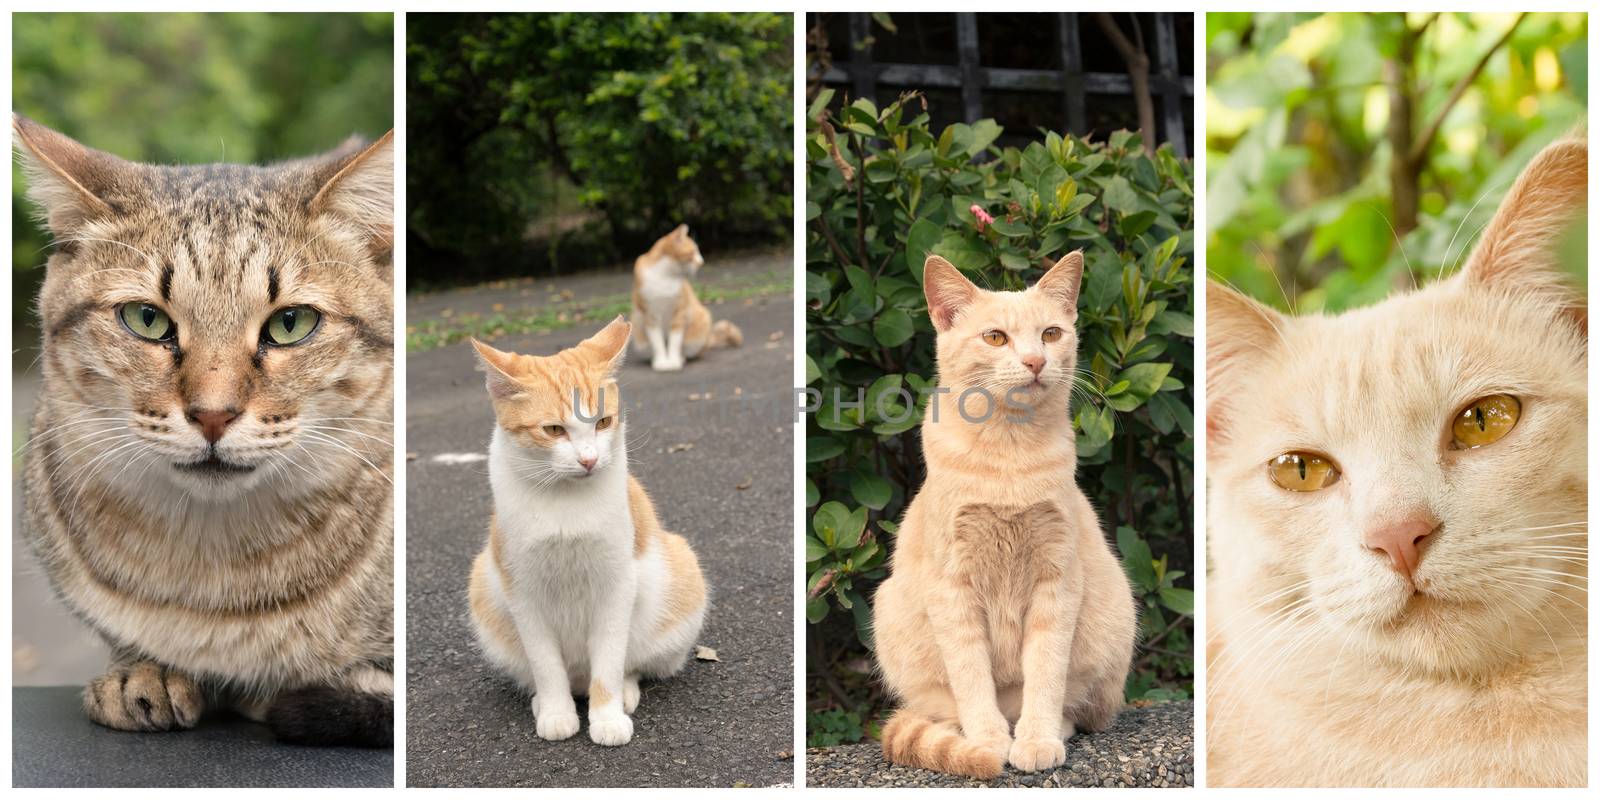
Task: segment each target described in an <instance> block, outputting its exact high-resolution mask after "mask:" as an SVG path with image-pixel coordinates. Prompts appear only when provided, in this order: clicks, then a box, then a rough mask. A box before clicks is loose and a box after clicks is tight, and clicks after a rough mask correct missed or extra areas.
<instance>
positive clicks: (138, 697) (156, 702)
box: [83, 661, 205, 731]
mask: <svg viewBox="0 0 1600 800" xmlns="http://www.w3.org/2000/svg"><path fill="white" fill-rule="evenodd" d="M83 710H84V711H85V712H86V713H87V714H88V715H89V719H91V720H94V721H95V722H97V723H99V724H101V725H104V726H106V727H108V728H116V729H117V730H122V731H171V730H184V729H188V728H193V727H194V726H195V723H197V722H199V721H200V713H201V712H202V711H204V710H205V696H204V695H203V694H201V692H200V687H198V686H196V685H195V682H194V681H193V680H192V679H191V678H190V677H189V676H188V675H185V674H183V673H182V672H179V671H177V670H175V669H169V668H167V667H163V666H161V665H160V664H157V663H155V662H154V661H136V662H134V663H132V664H123V665H118V666H115V667H112V668H111V670H110V671H108V672H107V673H106V674H104V675H101V676H100V677H98V678H95V679H94V680H92V681H90V682H89V685H88V686H87V687H85V688H84V690H83Z"/></svg>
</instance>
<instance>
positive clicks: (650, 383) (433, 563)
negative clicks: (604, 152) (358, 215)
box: [406, 252, 795, 787]
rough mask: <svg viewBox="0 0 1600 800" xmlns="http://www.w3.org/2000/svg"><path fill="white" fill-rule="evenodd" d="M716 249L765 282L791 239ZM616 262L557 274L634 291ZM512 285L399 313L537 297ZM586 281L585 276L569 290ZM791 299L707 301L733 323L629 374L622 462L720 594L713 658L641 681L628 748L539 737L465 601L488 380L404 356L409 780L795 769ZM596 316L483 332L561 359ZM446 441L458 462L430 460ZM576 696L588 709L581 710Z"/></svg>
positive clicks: (480, 517) (752, 775)
mask: <svg viewBox="0 0 1600 800" xmlns="http://www.w3.org/2000/svg"><path fill="white" fill-rule="evenodd" d="M708 255H710V256H711V260H710V261H709V263H707V264H706V266H705V268H704V270H703V271H702V272H701V276H702V279H703V280H709V281H714V282H717V283H718V284H719V285H724V284H723V282H724V281H727V282H738V281H741V280H742V281H744V282H745V283H746V284H752V283H760V282H761V281H762V280H763V279H762V276H766V275H769V274H770V273H771V272H772V271H773V270H775V269H781V270H783V272H782V273H780V274H785V275H786V274H788V270H789V269H790V267H789V265H790V263H791V259H790V254H789V253H787V252H777V253H763V254H756V255H746V256H738V257H734V258H731V259H718V258H717V257H716V256H715V255H714V254H708ZM630 280H631V276H630V275H629V273H627V272H623V271H618V272H612V273H601V274H599V275H589V276H584V279H583V280H582V281H581V282H576V283H571V284H561V288H563V289H567V290H570V291H573V292H574V294H576V295H577V300H578V301H580V302H581V301H582V300H583V299H584V298H585V297H586V296H590V295H593V296H609V295H614V294H615V293H617V292H626V291H628V290H629V287H630V285H631V284H630V283H629V281H630ZM545 283H546V282H545V281H543V280H541V281H539V285H538V287H537V291H536V292H534V293H532V295H531V297H530V296H529V295H524V294H522V292H523V290H524V289H527V288H529V287H528V284H527V283H526V282H509V283H502V284H498V285H491V286H487V287H478V288H474V289H470V290H457V291H453V292H449V293H444V295H419V296H415V297H412V298H411V299H410V302H409V308H408V311H409V312H410V317H409V321H410V323H412V324H415V323H416V322H417V321H418V320H421V319H426V318H429V316H438V315H441V314H443V312H444V311H445V310H446V309H451V310H453V311H454V312H455V313H462V312H463V311H464V310H470V309H480V308H490V307H492V306H493V305H494V304H496V303H500V304H503V305H505V306H506V307H519V306H523V305H531V304H535V303H538V302H543V301H544V299H543V298H544V295H547V294H549V290H548V288H547V287H546V286H545V285H544V284H545ZM571 286H578V287H579V289H582V290H583V291H582V292H579V291H578V290H577V289H570V287H571ZM791 303H792V300H791V298H790V296H789V295H788V294H787V293H783V294H781V295H764V296H760V297H755V298H751V299H747V300H738V301H730V302H727V303H724V304H720V305H714V306H712V314H713V315H715V316H716V317H718V318H728V319H732V320H733V321H734V322H735V323H736V324H738V325H739V326H740V327H741V328H742V329H743V330H744V335H745V343H744V346H743V347H741V348H738V349H733V350H717V351H713V352H711V353H710V354H708V355H707V356H706V357H705V358H703V359H701V360H698V361H694V362H690V363H689V365H688V366H687V367H686V368H685V369H684V370H683V371H682V372H678V373H656V372H653V371H651V370H650V368H649V365H648V364H647V363H643V362H641V361H640V360H639V359H633V360H632V361H631V362H630V363H629V365H628V366H626V367H624V369H623V371H622V375H621V378H620V383H621V386H622V391H623V395H624V402H626V403H627V406H628V411H627V424H628V440H629V446H630V449H631V451H632V452H631V455H630V470H631V471H632V472H633V474H634V475H636V476H637V477H638V478H639V480H640V481H641V482H642V483H643V484H644V486H645V488H646V489H648V490H649V491H650V493H651V495H652V496H653V497H654V499H655V502H656V508H657V511H658V513H660V515H661V517H662V522H663V523H664V524H665V526H666V527H667V529H668V530H672V531H675V532H677V533H680V534H683V535H684V536H685V537H686V538H688V540H689V542H690V544H691V545H692V546H693V547H694V548H695V551H696V552H697V553H698V554H699V556H700V562H701V566H702V568H703V569H704V570H705V573H706V580H707V582H708V583H709V584H710V587H711V597H712V606H711V613H710V615H709V617H708V619H707V623H706V628H705V631H704V632H703V633H702V634H701V639H700V643H701V644H702V645H704V646H707V647H711V648H714V649H715V650H716V651H717V653H718V657H719V658H720V661H714V662H713V661H696V660H691V661H690V662H689V666H688V667H687V668H686V669H685V670H684V672H683V673H681V674H679V675H678V676H676V677H674V678H671V679H669V680H666V681H663V682H660V683H654V684H649V683H647V684H646V685H645V687H644V697H643V700H642V701H641V702H640V704H639V709H638V711H637V712H636V713H635V714H634V738H633V741H632V743H630V744H628V745H627V746H624V747H620V748H605V747H601V746H599V745H596V744H594V743H592V742H590V741H589V737H588V732H587V729H586V728H585V729H584V730H581V731H580V732H579V734H578V735H577V736H574V737H573V738H571V739H568V740H566V741H563V742H545V741H542V740H540V739H539V738H538V737H537V736H535V735H534V730H533V728H534V725H533V714H532V712H531V711H530V710H529V703H528V698H527V697H526V696H525V695H522V694H521V693H520V692H519V691H517V689H516V688H515V687H514V686H513V685H512V683H511V682H510V681H509V680H508V679H505V678H502V677H501V676H499V675H498V674H496V673H495V672H493V671H492V670H491V669H490V668H489V667H488V666H487V664H486V663H485V662H484V660H483V658H482V656H480V655H479V653H478V650H477V647H476V645H475V643H474V641H473V635H472V631H471V629H470V627H469V622H468V620H467V611H466V581H467V574H468V572H469V570H470V566H471V560H472V558H473V557H474V556H475V555H476V554H477V552H478V550H479V549H480V548H481V547H482V546H483V541H484V538H485V524H486V522H487V520H488V516H489V510H490V491H489V485H488V481H487V468H486V466H485V464H484V463H483V462H482V461H471V460H463V459H464V458H465V459H470V458H471V457H474V456H476V455H477V454H481V453H482V452H483V450H484V448H485V446H486V444H487V441H488V438H489V434H490V431H491V429H492V427H493V424H494V423H493V412H492V410H491V409H490V406H489V398H488V396H487V394H486V393H485V391H484V387H483V375H482V373H480V372H477V371H475V370H474V369H473V357H472V352H471V348H470V347H469V346H468V345H465V344H457V345H452V346H449V347H443V348H440V349H437V350H430V351H426V352H419V353H412V354H410V355H408V356H407V370H408V372H407V420H406V431H407V437H408V438H407V449H408V450H409V451H411V452H412V453H414V454H415V458H414V459H411V460H408V463H407V475H406V483H407V486H406V489H407V503H406V520H407V550H406V560H407V578H408V579H407V584H406V593H407V598H406V603H407V608H408V616H407V637H408V644H407V658H406V662H407V663H406V676H407V736H408V738H407V748H406V772H407V780H408V784H409V785H411V786H518V787H521V786H561V787H589V786H612V787H635V786H690V787H699V786H771V785H779V784H784V783H790V782H792V781H793V780H794V774H795V773H794V769H795V765H794V755H793V748H794V727H793V725H794V722H793V720H794V715H793V711H794V699H793V698H794V694H793V693H794V680H793V676H794V672H793V660H792V659H793V654H794V645H793V630H794V623H793V613H794V610H793V605H794V603H793V589H792V587H793V585H794V584H793V581H794V553H795V545H794V535H793V527H794V526H793V521H792V515H793V508H794V505H793V497H794V493H793V486H794V477H793V476H794V469H793V462H792V458H791V456H792V453H793V447H794V444H793V441H792V438H793V423H792V412H790V411H788V409H789V408H790V407H791V406H792V399H791V398H792V396H791V394H790V386H791V384H792V383H793V369H794V352H793V347H794V341H793V333H792V330H793V329H792V325H793V319H794V316H793V310H792V305H791ZM598 328H599V324H598V323H594V324H584V325H580V326H578V327H575V328H571V329H567V330H561V331H556V332H553V333H548V334H543V335H537V336H510V337H506V338H504V339H500V340H494V342H493V343H494V345H495V346H497V347H500V348H504V349H510V350H515V351H518V352H524V353H535V354H543V353H552V352H555V351H557V350H559V349H562V348H565V347H570V346H572V345H574V344H576V343H577V342H579V341H581V340H582V339H583V338H584V337H586V336H588V335H590V334H592V333H593V332H594V331H595V330H597V329H598ZM450 454H455V455H456V456H458V457H457V458H445V459H439V458H438V457H439V456H441V455H450ZM581 708H582V706H581V703H580V709H581Z"/></svg>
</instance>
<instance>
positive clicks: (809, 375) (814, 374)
mask: <svg viewBox="0 0 1600 800" xmlns="http://www.w3.org/2000/svg"><path fill="white" fill-rule="evenodd" d="M821 377H822V368H821V367H818V366H817V360H816V359H814V358H812V357H811V354H810V353H807V354H806V385H807V386H810V385H811V384H813V383H816V382H817V379H818V378H821Z"/></svg>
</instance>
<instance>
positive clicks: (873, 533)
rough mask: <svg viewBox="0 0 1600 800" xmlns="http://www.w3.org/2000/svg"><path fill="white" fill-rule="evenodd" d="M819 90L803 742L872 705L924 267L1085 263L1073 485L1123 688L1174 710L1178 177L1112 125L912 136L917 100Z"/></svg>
mask: <svg viewBox="0 0 1600 800" xmlns="http://www.w3.org/2000/svg"><path fill="white" fill-rule="evenodd" d="M833 95H834V92H833V90H831V89H825V90H823V91H822V92H821V93H819V94H818V96H817V98H816V99H815V101H814V102H813V104H812V106H811V110H810V112H809V114H808V117H809V119H808V120H807V124H808V129H807V134H808V135H807V138H806V197H807V205H806V220H807V237H806V239H807V240H806V308H807V312H806V365H805V366H806V385H807V387H809V388H811V389H814V390H817V391H819V392H820V397H821V400H820V407H819V408H818V410H817V411H816V412H815V413H813V414H810V415H809V416H808V418H807V420H806V437H807V438H806V462H807V466H806V506H807V507H808V508H809V509H810V517H811V519H810V525H809V530H807V531H806V569H807V573H808V582H807V587H806V588H807V605H806V617H807V621H808V622H809V623H810V627H809V628H808V631H807V648H808V660H809V662H810V663H809V668H808V670H807V674H808V698H807V705H808V709H809V711H808V714H807V727H808V740H809V741H810V742H811V743H812V744H813V745H815V746H825V745H828V744H836V743H838V742H839V741H849V740H852V739H853V738H860V737H861V736H863V735H867V734H869V733H871V732H872V730H873V729H875V726H876V722H875V720H876V719H877V718H879V717H881V716H882V714H883V713H884V712H885V711H886V710H887V709H886V708H884V705H883V704H884V703H885V698H884V697H883V696H882V695H881V689H880V687H879V685H878V682H877V680H876V677H875V675H874V673H873V669H872V665H871V659H870V655H869V651H870V649H871V647H872V630H871V625H870V622H871V611H870V601H871V598H872V594H873V591H874V589H875V588H876V586H877V585H878V583H879V582H880V581H881V580H882V579H883V578H884V577H885V575H886V572H887V564H886V562H887V559H888V556H889V553H890V551H891V550H892V547H893V543H894V537H895V533H896V520H898V519H899V518H900V517H901V515H902V514H903V512H904V509H905V506H906V504H907V502H908V501H909V500H910V498H911V497H912V496H914V495H915V493H916V492H917V490H918V489H919V487H921V486H922V483H923V480H924V478H925V476H926V473H925V469H924V466H923V463H922V458H921V452H920V451H921V448H920V445H919V441H918V435H919V430H918V427H917V426H918V424H919V423H920V422H921V418H922V412H923V408H924V407H925V404H926V400H927V397H928V396H929V395H928V394H926V390H929V389H931V388H932V387H933V386H935V385H936V381H937V378H936V375H935V372H936V369H935V366H936V365H935V364H934V330H933V326H932V323H931V322H930V321H929V319H928V312H927V305H926V300H925V298H924V296H923V293H922V286H921V281H922V265H923V261H924V260H925V258H926V256H927V254H928V253H929V252H933V253H937V254H939V255H942V256H944V257H945V258H947V259H949V260H950V261H951V262H952V263H954V264H955V265H956V266H957V267H958V268H960V269H961V270H962V271H963V272H965V273H966V274H967V275H968V276H969V277H970V278H972V279H973V281H974V282H975V283H977V284H978V285H980V286H985V287H988V288H991V289H995V290H1020V289H1022V288H1024V287H1025V286H1026V285H1028V284H1030V283H1032V282H1033V281H1035V280H1037V279H1038V278H1039V276H1040V275H1042V274H1043V273H1044V270H1045V269H1046V268H1047V267H1048V266H1049V265H1051V264H1053V263H1054V262H1055V260H1056V259H1058V258H1060V257H1061V256H1063V255H1065V254H1066V253H1068V252H1071V251H1073V250H1077V249H1082V250H1084V256H1085V262H1086V268H1085V274H1084V279H1083V287H1082V290H1081V292H1080V296H1079V317H1078V332H1079V337H1080V342H1081V345H1080V352H1079V356H1078V358H1079V369H1080V370H1081V371H1083V372H1084V373H1085V374H1084V375H1083V376H1082V377H1081V378H1080V385H1079V386H1078V387H1077V389H1076V390H1075V392H1074V395H1075V397H1074V406H1075V408H1074V424H1075V427H1076V430H1077V441H1078V467H1079V468H1078V483H1079V485H1080V486H1082V487H1083V489H1084V491H1085V492H1086V493H1087V494H1088V495H1089V497H1090V499H1091V500H1092V501H1093V502H1094V504H1095V507H1096V508H1097V509H1099V512H1100V515H1101V520H1102V523H1103V524H1104V525H1105V527H1106V530H1107V531H1111V532H1114V537H1109V536H1108V538H1114V539H1115V542H1116V546H1117V549H1118V551H1119V552H1120V553H1121V557H1122V561H1123V565H1124V568H1125V569H1126V571H1127V573H1128V575H1129V578H1130V580H1131V582H1132V584H1133V586H1134V591H1135V594H1136V595H1137V598H1138V600H1139V602H1140V604H1141V609H1142V614H1141V622H1140V625H1141V628H1140V631H1141V633H1140V636H1139V641H1140V642H1141V647H1140V650H1139V652H1138V653H1136V654H1135V664H1134V670H1133V673H1132V674H1130V676H1129V679H1128V687H1127V695H1128V698H1129V699H1130V700H1161V699H1171V698H1182V697H1187V696H1189V694H1190V692H1191V691H1192V682H1191V675H1192V672H1193V657H1192V655H1193V646H1192V639H1191V636H1192V628H1193V626H1192V621H1191V619H1190V615H1191V614H1192V613H1193V602H1194V594H1193V591H1192V588H1191V587H1192V586H1193V582H1192V580H1191V579H1190V577H1189V576H1190V575H1192V574H1193V564H1192V561H1193V548H1192V542H1193V530H1192V521H1193V504H1192V503H1193V482H1194V471H1193V458H1194V451H1193V441H1192V434H1193V430H1194V419H1193V412H1192V409H1193V407H1194V395H1193V378H1194V357H1193V336H1194V316H1193V315H1194V305H1193V288H1194V287H1193V280H1192V275H1191V270H1190V267H1189V265H1190V263H1191V262H1192V260H1193V223H1194V216H1193V212H1194V197H1193V190H1192V189H1191V185H1192V179H1193V174H1192V169H1193V168H1192V165H1191V164H1190V163H1189V162H1188V161H1185V160H1181V159H1178V158H1175V157H1174V156H1173V155H1172V152H1171V149H1170V148H1169V147H1167V146H1162V147H1161V148H1160V149H1158V150H1157V151H1156V152H1154V153H1150V152H1148V151H1146V150H1145V149H1144V146H1143V144H1142V141H1141V139H1140V137H1139V135H1138V134H1137V133H1130V132H1128V131H1119V132H1117V133H1115V134H1113V135H1112V136H1111V137H1110V140H1109V141H1108V142H1090V141H1086V140H1084V139H1079V138H1077V137H1074V136H1070V135H1068V136H1062V135H1059V134H1057V133H1054V132H1045V133H1041V134H1040V135H1039V136H1038V137H1037V138H1036V139H1035V140H1034V141H1032V142H1030V143H1028V144H1027V146H1026V147H1023V148H1020V149H1019V148H1016V147H1006V148H1000V147H997V146H995V144H994V143H995V141H996V139H997V138H998V137H999V135H1000V134H1001V129H1000V126H998V125H996V124H995V123H994V121H993V120H982V121H979V122H976V123H973V124H971V125H968V124H955V125H951V126H949V127H947V128H945V129H944V130H942V131H939V132H937V133H935V132H934V131H932V130H930V128H929V123H928V114H927V112H926V111H925V110H923V109H924V108H925V106H923V105H922V104H921V101H922V98H921V97H920V96H919V95H915V94H912V95H907V96H905V97H902V98H901V99H900V100H899V101H897V102H895V103H893V104H891V105H889V106H887V107H885V108H883V109H879V108H877V107H876V106H875V105H874V104H873V103H872V102H871V101H870V100H865V99H861V100H856V101H855V102H854V103H852V104H850V105H848V106H844V107H842V108H832V109H829V105H830V103H832V102H833ZM974 208H978V209H980V210H982V211H983V212H984V214H986V215H988V216H990V217H992V221H984V220H982V219H980V218H979V216H978V215H977V214H975V213H974V211H973V209H974ZM900 390H905V391H907V392H909V395H908V397H911V398H917V399H918V402H917V403H916V404H915V406H913V407H909V408H908V407H906V406H905V405H904V404H903V402H902V401H901V400H897V399H896V397H897V396H898V393H899V391H900ZM858 397H864V398H865V403H864V405H863V406H861V407H853V405H852V404H853V403H854V401H855V400H856V399H857V398H858ZM902 399H905V398H904V397H902ZM838 400H842V401H843V402H837V401H838Z"/></svg>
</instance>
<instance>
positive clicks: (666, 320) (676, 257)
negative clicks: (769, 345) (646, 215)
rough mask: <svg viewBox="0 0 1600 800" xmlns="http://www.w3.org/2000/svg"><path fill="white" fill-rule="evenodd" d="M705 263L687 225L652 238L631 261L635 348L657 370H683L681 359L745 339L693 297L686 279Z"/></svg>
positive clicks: (734, 344) (692, 291)
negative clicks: (648, 246)
mask: <svg viewBox="0 0 1600 800" xmlns="http://www.w3.org/2000/svg"><path fill="white" fill-rule="evenodd" d="M705 263H706V260H705V259H704V258H702V257H701V256H700V247H699V246H698V245H696V244H695V243H694V240H693V239H691V238H689V226H688V225H679V226H678V227H677V228H674V229H673V231H672V233H669V234H667V235H666V236H663V237H661V238H660V239H658V240H656V243H655V246H654V247H651V248H650V252H648V253H645V254H644V255H642V256H639V258H638V259H636V260H635V261H634V262H633V347H634V349H635V350H636V351H638V352H639V353H640V354H641V355H646V354H648V355H649V356H650V367H651V368H652V369H654V370H656V371H658V372H664V371H674V370H680V369H683V365H684V362H685V361H687V360H689V359H691V358H697V357H699V356H700V355H701V354H702V353H704V352H705V351H707V350H709V349H711V348H713V347H738V346H739V345H741V344H743V343H744V334H743V333H740V331H739V328H738V326H736V325H734V324H733V323H732V322H729V321H728V320H725V319H719V320H717V321H715V322H713V321H712V320H711V311H710V310H709V309H707V308H706V307H705V306H704V305H703V304H701V302H700V298H699V297H696V296H695V293H694V285H693V284H692V283H691V282H690V279H692V278H693V277H694V275H695V273H696V272H699V271H700V267H701V266H703V265H704V264H705Z"/></svg>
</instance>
